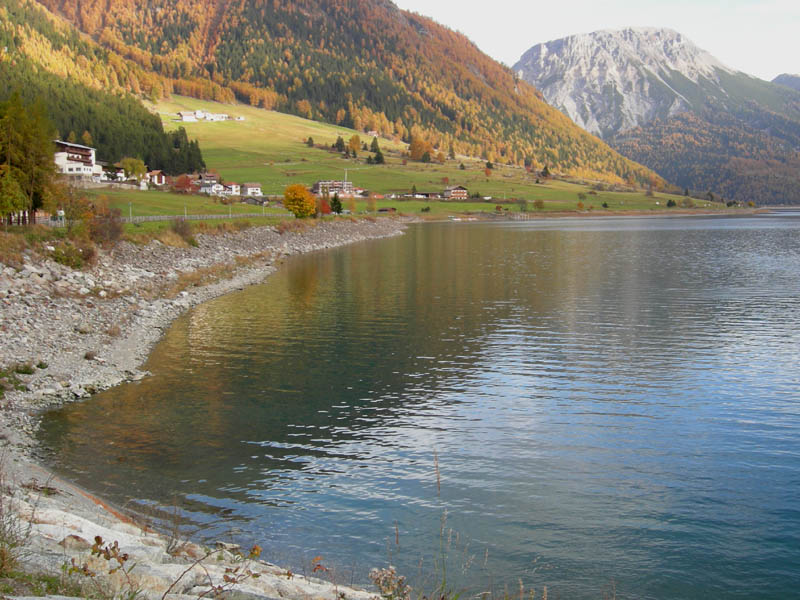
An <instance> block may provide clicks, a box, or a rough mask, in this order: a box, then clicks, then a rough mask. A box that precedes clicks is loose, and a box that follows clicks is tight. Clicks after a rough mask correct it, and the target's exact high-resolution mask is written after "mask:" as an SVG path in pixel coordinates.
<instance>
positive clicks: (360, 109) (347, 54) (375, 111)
mask: <svg viewBox="0 0 800 600" xmlns="http://www.w3.org/2000/svg"><path fill="white" fill-rule="evenodd" d="M4 1H5V2H10V1H11V0H4ZM40 3H41V4H43V5H45V6H46V7H47V8H48V9H50V10H52V11H53V12H54V13H55V14H59V15H62V16H64V17H65V18H67V19H68V20H70V21H71V22H73V23H74V24H75V25H76V26H78V27H79V28H80V29H82V30H83V31H84V32H86V33H87V34H89V35H90V36H92V38H93V39H94V40H96V41H97V42H98V43H100V44H101V45H102V46H103V48H104V50H105V51H107V52H108V53H109V54H108V55H109V56H114V57H125V58H126V59H129V60H131V61H133V62H135V63H136V65H137V69H141V72H142V73H144V74H141V73H140V71H138V70H137V69H134V70H133V71H131V72H130V73H129V74H128V82H125V81H120V80H119V76H117V83H118V84H119V85H121V86H123V87H126V89H130V90H132V91H134V92H136V91H137V89H136V88H137V87H138V88H139V89H138V92H140V93H144V94H148V95H151V96H158V95H167V94H169V93H171V92H178V93H182V94H186V95H191V96H195V97H200V98H207V99H215V100H223V101H229V100H232V99H233V98H234V97H235V98H237V99H239V100H240V101H244V102H247V103H250V104H254V105H257V106H263V107H265V108H272V109H276V110H280V111H283V112H289V113H294V114H298V115H301V116H304V117H309V118H313V119H318V120H324V121H328V122H331V123H337V124H342V125H346V126H351V127H354V128H356V129H361V130H375V131H378V132H380V133H382V134H384V135H388V136H397V137H399V138H402V139H404V140H406V141H409V140H410V139H411V138H417V139H419V138H423V139H425V140H426V142H427V143H429V144H431V145H432V146H434V147H436V148H438V149H440V150H441V151H443V152H444V153H446V154H447V153H449V152H450V150H451V149H452V150H453V151H454V152H456V153H463V154H466V155H470V156H479V157H484V158H486V159H487V160H491V161H496V162H505V163H511V164H518V165H523V164H528V165H531V166H533V167H538V168H543V167H544V166H545V165H547V166H548V167H549V168H550V169H551V170H555V171H560V172H564V173H568V174H572V175H577V176H584V177H587V178H599V179H606V180H615V181H619V180H632V181H638V182H640V183H644V182H648V181H649V180H650V179H651V178H652V177H653V175H652V173H651V172H650V171H649V170H647V169H645V168H642V167H641V166H640V165H637V164H635V163H633V162H632V161H630V160H628V159H625V158H623V157H622V156H620V155H619V154H617V153H616V152H614V151H612V150H610V149H609V148H608V146H606V145H605V144H604V143H603V142H601V141H600V140H598V139H597V138H595V137H593V136H591V135H588V134H587V133H586V132H584V131H582V130H580V129H579V128H578V127H576V126H575V125H574V124H573V123H572V122H571V121H570V120H569V119H568V118H566V117H565V116H564V115H562V114H561V113H559V112H558V111H556V110H554V109H553V108H551V107H550V106H548V105H547V104H546V103H544V102H543V101H542V100H541V97H540V95H539V94H538V92H537V91H536V90H535V89H534V88H533V87H532V86H530V85H528V84H526V83H524V82H521V81H519V80H518V78H516V77H515V75H514V74H513V73H512V72H511V70H510V69H508V68H506V67H504V66H502V65H500V64H499V63H497V62H496V61H494V60H492V59H491V58H489V57H488V56H486V55H484V54H483V53H481V52H480V51H479V50H478V49H477V48H476V47H475V46H474V45H473V44H472V43H471V42H470V41H469V40H468V39H467V38H465V37H464V36H462V35H461V34H458V33H455V32H453V31H451V30H449V29H447V28H445V27H442V26H441V25H438V24H437V23H435V22H433V21H431V20H429V19H426V18H423V17H420V16H418V15H415V14H411V13H408V12H405V11H401V10H399V9H397V8H396V7H395V6H394V5H393V4H392V3H391V2H388V1H386V0H377V1H376V0H334V1H330V0H266V1H263V2H255V1H253V0H227V1H225V0H176V1H173V0H145V1H143V2H134V1H133V0H103V1H102V2H100V1H99V0H40ZM101 70H102V69H101ZM134 78H135V81H133V79H134ZM112 83H113V82H112ZM134 84H135V85H134Z"/></svg>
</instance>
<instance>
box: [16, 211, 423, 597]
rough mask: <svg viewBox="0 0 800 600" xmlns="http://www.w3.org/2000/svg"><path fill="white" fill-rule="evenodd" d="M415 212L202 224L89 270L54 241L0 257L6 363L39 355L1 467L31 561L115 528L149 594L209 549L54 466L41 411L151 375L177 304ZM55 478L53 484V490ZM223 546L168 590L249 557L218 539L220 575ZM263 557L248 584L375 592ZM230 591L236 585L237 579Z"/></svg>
mask: <svg viewBox="0 0 800 600" xmlns="http://www.w3.org/2000/svg"><path fill="white" fill-rule="evenodd" d="M408 222H409V221H408V220H405V219H394V218H385V219H377V220H374V221H372V220H359V221H350V220H337V221H330V222H321V223H315V224H314V225H312V226H309V227H307V228H306V229H305V230H303V231H301V232H286V233H283V234H281V233H279V232H278V231H277V230H276V229H275V228H273V227H257V228H252V229H246V230H244V231H240V232H236V233H225V234H220V235H203V234H201V235H198V236H196V242H197V245H196V247H186V248H184V247H174V246H166V245H164V244H162V243H160V242H158V241H152V242H150V243H149V244H147V245H135V244H132V243H129V242H122V243H120V244H118V245H117V246H116V247H115V248H114V249H113V250H111V251H109V252H102V251H101V252H100V254H99V256H98V259H97V261H96V263H95V264H94V265H93V266H92V267H90V268H88V269H86V270H85V271H76V270H72V269H70V268H69V267H65V266H63V265H60V264H57V263H56V262H54V261H52V260H51V259H49V258H46V256H47V255H48V249H47V248H43V249H42V252H40V253H36V252H32V251H30V250H28V251H26V252H25V253H24V255H23V257H22V264H21V265H16V266H15V267H10V266H6V265H3V264H0V334H2V344H0V367H5V368H6V369H8V368H13V367H14V366H15V365H26V367H27V368H24V369H22V370H23V371H25V372H26V373H23V374H17V375H15V376H16V377H17V378H18V380H19V382H20V385H18V387H19V388H21V389H15V390H8V391H6V393H5V396H4V398H3V400H2V407H1V408H0V440H2V444H3V448H4V449H3V457H2V465H0V468H1V469H2V473H0V475H2V477H3V479H4V483H5V486H4V487H5V488H6V489H5V490H4V502H5V503H10V504H8V506H5V508H9V506H11V505H13V509H14V510H13V512H14V514H17V515H20V518H22V519H23V520H24V521H25V522H27V523H30V527H31V529H30V531H31V548H33V552H32V554H31V556H30V557H28V563H29V565H30V566H31V567H37V568H41V569H44V570H45V571H54V570H55V571H57V570H58V569H60V568H61V566H62V565H63V564H65V560H70V561H71V560H72V558H77V559H79V560H84V559H85V558H86V557H87V556H88V554H89V552H90V550H91V546H92V543H93V542H92V541H91V540H93V539H94V536H96V535H100V536H101V537H102V538H103V540H104V541H105V542H112V541H119V544H120V548H121V549H122V550H123V551H124V552H126V553H128V554H130V555H131V557H133V558H134V559H135V560H136V561H137V566H136V569H134V570H133V572H132V574H135V575H136V577H137V582H138V583H137V585H139V586H140V587H141V588H142V591H143V594H144V597H159V598H160V597H161V596H162V594H163V592H164V591H165V589H166V587H168V585H169V583H170V582H172V581H174V580H175V578H176V577H177V576H178V575H180V573H182V572H183V571H184V570H185V569H186V568H187V566H188V565H191V563H192V562H193V561H194V560H196V559H197V558H198V557H197V555H198V554H200V553H202V549H201V548H199V547H198V546H194V545H192V544H186V545H185V546H184V550H186V549H187V548H189V549H190V550H191V551H189V550H186V552H189V554H186V552H184V554H180V553H179V554H177V555H173V554H171V553H170V552H168V551H167V550H168V546H169V543H170V540H168V539H166V538H165V537H164V536H161V535H157V534H155V533H153V532H151V531H147V530H146V528H142V527H139V526H136V525H134V524H132V523H130V522H127V520H126V518H125V517H124V516H123V515H121V514H119V513H117V512H116V511H114V510H113V509H112V508H111V507H108V506H107V505H106V504H104V503H103V502H102V501H100V500H98V499H95V498H93V497H91V496H90V495H89V494H86V493H85V492H83V491H82V490H79V489H77V488H75V487H74V486H72V485H71V484H69V483H68V482H65V481H60V480H58V478H55V477H54V476H53V475H52V474H50V473H48V472H47V471H46V470H45V469H44V468H42V467H41V466H40V465H39V464H37V463H36V461H35V455H36V446H35V443H34V437H33V435H34V434H35V431H36V427H37V414H38V413H39V412H41V411H42V410H44V409H47V408H50V407H54V406H58V405H61V404H63V403H65V402H70V401H74V400H76V399H81V398H85V397H88V396H89V395H91V394H92V393H94V392H97V391H100V390H103V389H107V388H109V387H112V386H115V385H118V384H120V383H122V382H125V381H132V380H138V379H141V378H143V377H146V376H147V375H148V374H147V373H146V372H143V371H142V370H141V366H142V364H143V363H144V362H145V361H146V359H147V357H148V355H149V353H150V351H151V350H152V348H153V346H154V345H155V344H156V343H157V342H158V340H159V339H160V338H161V336H162V334H163V332H164V331H165V330H166V328H167V327H169V325H170V324H171V323H172V321H173V320H174V319H175V318H177V317H178V316H180V315H181V314H182V313H184V312H185V311H186V310H188V309H190V308H191V307H193V306H197V305H198V304H201V303H203V302H206V301H208V300H210V299H212V298H215V297H218V296H221V295H223V294H226V293H229V292H231V291H234V290H237V289H242V288H244V287H245V286H248V285H252V284H256V283H260V282H262V281H263V280H264V279H265V278H266V277H267V276H269V275H270V274H271V273H273V272H274V271H275V270H276V268H277V265H278V264H279V263H280V262H281V261H282V260H283V259H284V258H285V257H288V256H291V255H296V254H302V253H307V252H313V251H316V250H323V249H328V248H335V247H338V246H342V245H345V244H350V243H354V242H359V241H364V240H371V239H378V238H384V237H389V236H395V235H400V234H402V232H403V230H404V229H405V228H406V226H407V224H408ZM44 481H47V482H48V483H47V486H46V488H45V489H46V490H49V491H52V492H53V493H52V494H45V495H43V494H42V493H41V491H42V487H41V483H42V482H44ZM37 482H38V483H37ZM34 507H35V508H34ZM0 508H4V507H0ZM3 512H6V513H8V512H9V511H8V510H6V511H0V519H1V518H2V513H3ZM226 553H227V554H226ZM245 554H246V552H245ZM89 558H90V559H91V560H94V561H95V562H96V561H97V560H101V559H99V558H97V557H93V558H92V557H89ZM211 558H212V557H209V560H206V561H204V562H203V563H199V564H198V565H196V566H195V567H193V568H192V569H191V576H189V575H186V576H184V578H183V579H182V580H181V582H180V584H179V585H176V586H175V589H173V590H171V591H170V595H169V597H170V598H173V597H174V598H181V597H198V596H199V595H200V594H201V593H203V591H207V590H208V588H209V585H210V584H211V582H212V581H219V582H224V580H225V577H224V576H225V574H226V573H225V568H235V566H239V567H241V565H242V557H241V556H238V555H237V554H236V552H234V551H232V549H230V548H221V549H217V551H216V553H215V554H214V556H213V564H211V566H212V567H214V568H215V569H217V571H218V572H217V571H214V573H213V574H211V575H209V573H211V571H210V570H209V569H210V567H209V561H210V559H211ZM90 562H91V561H90ZM248 564H250V561H248ZM225 565H228V566H227V567H225ZM231 565H234V567H231ZM252 565H256V566H257V568H258V569H260V571H259V573H261V576H260V577H258V578H253V577H247V578H246V581H243V582H241V583H239V584H237V585H236V586H235V587H236V589H237V590H239V591H238V592H236V594H235V597H237V598H287V599H288V598H311V597H314V598H331V600H333V599H334V598H342V597H343V596H342V594H344V595H345V597H347V598H356V599H358V598H368V597H371V596H373V594H367V593H366V592H363V591H358V590H354V589H349V588H343V587H341V586H338V585H335V583H332V582H331V581H322V580H313V579H306V578H303V577H300V576H295V575H294V574H292V573H289V572H287V571H286V570H285V569H280V568H278V567H275V566H274V565H268V564H266V563H261V562H258V561H252ZM96 566H97V565H96ZM102 566H103V565H99V567H102ZM248 568H250V569H253V570H255V569H256V567H254V566H250V567H248ZM137 571H138V573H137ZM212 571H213V569H212ZM228 575H229V577H230V573H228ZM105 579H107V580H108V582H106V583H108V584H109V585H116V586H117V588H118V589H120V590H122V588H124V587H125V586H126V585H129V582H128V583H126V582H125V581H123V580H122V578H121V577H120V571H118V572H117V573H115V574H114V575H112V576H110V577H105ZM115 580H116V581H115ZM189 584H192V585H189ZM204 586H205V587H204ZM122 591H124V590H122ZM177 591H179V592H180V593H177V594H176V593H175V592H177ZM226 593H228V594H229V596H228V597H234V596H230V593H231V592H230V590H228V591H227V592H226Z"/></svg>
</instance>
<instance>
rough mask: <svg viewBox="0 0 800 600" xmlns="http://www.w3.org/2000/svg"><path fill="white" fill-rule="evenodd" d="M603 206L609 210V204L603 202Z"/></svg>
mask: <svg viewBox="0 0 800 600" xmlns="http://www.w3.org/2000/svg"><path fill="white" fill-rule="evenodd" d="M667 204H669V203H667ZM602 206H603V208H608V202H603V204H602Z"/></svg>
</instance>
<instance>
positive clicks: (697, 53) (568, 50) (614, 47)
mask: <svg viewBox="0 0 800 600" xmlns="http://www.w3.org/2000/svg"><path fill="white" fill-rule="evenodd" d="M514 70H515V71H516V72H517V73H518V74H519V75H520V77H521V78H523V79H525V80H526V81H528V82H530V83H531V84H533V85H535V86H537V87H538V88H539V89H540V90H541V91H542V93H543V95H544V97H545V99H546V100H547V101H548V102H550V103H551V104H553V105H554V106H555V107H557V108H559V109H560V110H562V111H563V112H564V113H565V114H567V115H569V116H570V118H572V119H573V120H574V121H575V122H576V123H577V124H578V125H580V126H582V127H584V128H585V129H586V130H588V131H591V132H593V133H596V134H598V135H600V136H602V137H603V138H604V139H605V140H607V141H608V142H609V143H610V145H611V146H612V147H614V148H615V149H617V150H619V151H620V152H621V153H622V154H623V155H625V156H627V157H628V158H631V159H632V160H635V161H637V162H641V163H642V164H644V165H645V166H648V167H650V168H652V169H653V170H655V171H656V172H657V173H658V174H659V175H661V176H662V177H664V178H666V179H667V180H668V181H670V182H671V183H675V184H677V185H679V186H680V187H686V188H689V189H691V190H694V191H703V192H705V191H713V192H715V193H717V194H721V195H723V196H724V197H726V198H727V199H734V200H739V201H755V202H757V203H763V204H772V203H784V202H790V203H800V174H798V168H797V167H798V166H800V158H798V150H799V149H800V94H797V93H796V92H795V91H793V90H790V89H788V88H786V87H784V86H780V85H775V84H773V83H769V82H766V81H762V80H760V79H757V78H755V77H751V76H749V75H746V74H744V73H741V72H738V71H735V70H733V69H731V68H729V67H726V66H725V65H723V64H722V63H721V62H720V61H718V60H717V59H716V58H714V57H713V56H711V55H710V54H709V53H708V52H706V51H704V50H702V49H700V48H698V47H697V46H696V45H695V44H693V43H692V42H691V41H690V40H688V39H687V38H686V37H685V36H683V35H681V34H680V33H677V32H675V31H672V30H669V29H651V28H628V29H624V30H621V31H598V32H595V33H589V34H584V35H575V36H571V37H567V38H564V39H561V40H555V41H552V42H547V43H546V44H538V45H536V46H534V47H533V48H531V49H530V50H529V51H527V52H526V53H525V54H524V55H523V56H522V58H521V59H520V61H519V62H518V63H517V64H516V65H515V66H514Z"/></svg>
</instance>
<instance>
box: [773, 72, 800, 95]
mask: <svg viewBox="0 0 800 600" xmlns="http://www.w3.org/2000/svg"><path fill="white" fill-rule="evenodd" d="M772 83H774V84H776V85H783V86H786V87H788V88H791V89H793V90H797V91H798V92H800V75H793V74H791V73H782V74H781V75H778V76H777V77H776V78H775V79H773V80H772Z"/></svg>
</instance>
